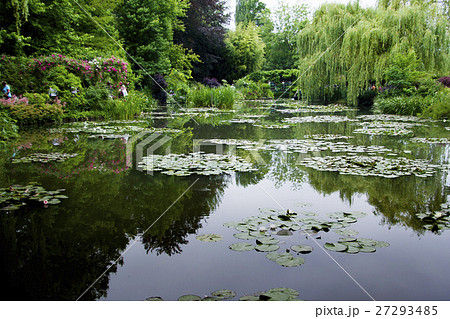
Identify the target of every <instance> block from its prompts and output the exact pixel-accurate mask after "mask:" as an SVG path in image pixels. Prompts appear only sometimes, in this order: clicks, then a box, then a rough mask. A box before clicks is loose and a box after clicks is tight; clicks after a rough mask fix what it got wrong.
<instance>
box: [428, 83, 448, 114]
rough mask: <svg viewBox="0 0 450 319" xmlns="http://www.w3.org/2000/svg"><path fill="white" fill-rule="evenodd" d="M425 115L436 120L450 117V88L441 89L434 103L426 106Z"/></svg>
mask: <svg viewBox="0 0 450 319" xmlns="http://www.w3.org/2000/svg"><path fill="white" fill-rule="evenodd" d="M422 116H423V117H432V118H433V119H435V120H439V119H450V88H447V89H444V90H442V91H440V92H439V93H438V94H437V95H436V96H435V98H434V99H433V103H431V104H430V105H428V106H427V107H425V109H424V111H423V113H422Z"/></svg>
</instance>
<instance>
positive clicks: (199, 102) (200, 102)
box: [187, 84, 214, 107]
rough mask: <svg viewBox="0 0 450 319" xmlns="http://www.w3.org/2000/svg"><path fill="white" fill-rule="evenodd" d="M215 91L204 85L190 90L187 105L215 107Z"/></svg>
mask: <svg viewBox="0 0 450 319" xmlns="http://www.w3.org/2000/svg"><path fill="white" fill-rule="evenodd" d="M213 104H214V97H213V89H212V88H209V87H206V86H204V85H201V84H199V85H197V86H194V87H192V88H191V89H190V90H189V93H188V96H187V105H188V106H193V107H213Z"/></svg>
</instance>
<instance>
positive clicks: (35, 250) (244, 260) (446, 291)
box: [0, 106, 450, 300]
mask: <svg viewBox="0 0 450 319" xmlns="http://www.w3.org/2000/svg"><path fill="white" fill-rule="evenodd" d="M281 107H282V106H281ZM201 114H202V116H197V115H195V116H192V117H191V116H189V115H185V116H174V117H173V118H171V117H170V116H169V118H165V117H164V118H162V119H159V120H153V121H151V120H150V121H147V120H146V121H145V122H143V123H131V124H130V123H126V124H124V123H115V124H114V125H117V126H125V125H128V126H129V125H135V126H136V127H138V128H139V127H140V128H142V127H148V126H149V125H151V126H152V127H169V128H176V129H181V130H182V131H181V132H178V133H171V134H169V136H170V138H171V141H170V142H169V144H170V149H171V151H172V152H177V153H186V152H189V151H192V149H193V143H194V140H198V139H237V140H252V141H261V140H285V139H289V140H292V139H305V137H307V136H309V135H312V134H339V135H341V136H349V137H352V138H349V139H338V140H334V142H342V141H344V142H346V143H349V144H351V145H362V146H370V145H378V146H385V147H388V148H390V149H391V150H392V152H394V153H396V154H400V155H401V156H406V157H408V158H411V159H425V160H427V161H428V162H430V163H434V164H439V165H442V164H444V165H445V164H448V163H449V149H450V148H449V144H448V143H433V144H431V143H419V142H415V141H413V140H411V136H412V135H407V136H379V135H370V134H354V133H353V131H354V130H355V129H357V128H360V127H361V125H359V122H360V121H361V120H358V122H351V121H343V122H339V123H337V122H335V121H334V122H321V123H315V122H306V123H297V124H294V125H292V126H290V127H289V128H267V127H259V126H255V125H254V124H257V123H258V122H264V123H269V122H270V123H272V124H273V123H276V122H279V123H281V122H280V121H281V120H282V119H283V118H286V117H293V116H296V117H297V116H300V117H303V116H318V115H326V114H327V113H300V114H290V113H280V112H277V111H273V110H272V111H269V110H268V109H265V108H263V109H260V108H259V109H258V108H256V106H251V107H249V108H245V109H244V110H241V111H239V112H236V113H225V114H216V113H208V114H209V116H205V113H201ZM242 114H251V115H258V114H259V115H264V117H248V116H247V117H242ZM328 114H331V113H328ZM332 114H333V115H338V116H348V117H349V118H350V119H354V118H355V116H357V115H358V114H357V113H356V112H355V111H347V112H340V113H332ZM159 116H161V114H159ZM239 116H240V117H239ZM233 118H235V119H237V118H240V119H242V118H245V119H253V120H255V119H256V120H257V121H258V122H257V123H230V120H231V119H233ZM258 119H259V120H258ZM261 119H262V120H261ZM250 122H251V121H250ZM397 123H398V122H397ZM446 127H448V124H447V123H444V122H424V123H421V125H418V126H414V127H412V128H411V130H412V132H413V133H412V134H413V135H414V136H415V137H429V138H449V137H450V134H449V131H448V130H447V129H446ZM138 131H139V129H136V130H135V131H134V132H131V133H129V135H130V137H129V138H128V140H127V139H126V138H120V137H118V138H111V139H108V138H105V139H102V138H90V136H91V135H92V132H90V133H84V132H82V131H79V132H67V131H64V130H53V131H49V130H48V129H45V128H42V129H37V130H35V131H33V132H31V133H23V134H22V136H21V137H20V139H19V140H18V141H17V142H16V143H15V144H14V145H13V146H12V148H11V149H7V150H5V152H3V153H2V156H1V158H0V187H9V186H11V185H15V184H20V185H26V184H27V183H29V182H38V183H39V184H41V185H42V186H43V187H44V188H45V189H47V190H56V189H61V188H63V189H65V192H64V194H65V195H67V196H68V198H67V199H63V200H62V202H61V203H60V204H58V205H49V207H47V208H45V207H44V206H43V205H41V203H37V204H29V205H27V206H24V207H22V208H20V209H19V210H15V211H2V212H1V214H0V271H1V273H0V276H1V277H2V282H3V286H4V290H5V291H8V292H9V295H8V297H6V298H7V299H11V300H76V299H77V298H79V297H80V296H82V297H81V299H82V300H145V299H146V298H148V297H151V296H159V297H162V298H163V299H164V300H177V299H178V297H180V296H182V295H186V294H196V295H199V296H201V297H203V296H206V295H209V294H210V293H211V292H213V291H215V290H219V289H230V290H233V291H235V292H236V293H237V297H236V298H234V300H237V299H238V298H239V297H240V296H243V295H246V294H252V293H256V292H258V291H265V290H268V289H271V288H276V287H289V288H293V289H295V290H297V291H298V292H299V293H300V296H299V298H300V299H304V300H370V299H371V297H373V298H374V299H376V300H450V299H449V298H450V297H449V296H450V285H449V284H448V283H449V281H450V274H449V272H448V269H449V268H450V258H449V251H450V235H449V234H450V231H448V230H439V231H431V230H426V229H424V228H423V226H424V224H423V222H422V221H421V220H419V219H418V218H417V217H416V215H415V214H417V213H427V212H432V211H437V210H439V207H440V205H441V204H443V203H445V202H447V201H448V199H449V196H450V179H449V174H448V173H449V171H448V167H444V166H443V168H440V169H437V171H436V173H434V174H433V176H430V177H415V176H414V175H413V176H403V177H398V178H383V177H373V176H354V175H343V174H339V173H338V172H329V171H318V170H315V169H312V168H306V167H304V166H300V165H298V162H299V161H298V159H299V157H300V159H303V158H305V157H310V156H318V154H320V156H324V155H333V153H332V152H329V151H328V152H317V151H316V152H307V153H306V154H299V153H295V152H294V153H286V152H285V151H280V150H258V151H254V152H253V153H252V152H250V151H249V150H243V149H239V148H238V149H237V151H236V154H237V155H239V156H242V157H248V158H249V159H253V160H255V158H256V157H257V156H256V155H255V154H258V156H260V160H259V161H258V162H255V161H254V162H255V165H256V167H257V168H258V171H255V172H237V173H233V174H221V175H218V176H214V175H212V176H201V175H191V176H187V177H179V176H167V175H164V174H161V173H159V172H155V173H153V174H148V173H147V172H144V171H139V170H138V169H137V168H136V145H134V149H133V152H132V154H134V155H133V158H131V159H129V161H128V164H130V160H131V161H132V163H133V165H132V167H128V166H127V153H126V149H127V143H129V141H130V140H131V139H132V136H135V135H136V134H138V133H137V132H138ZM128 145H130V144H128ZM14 149H15V150H16V152H15V153H16V155H14V158H20V157H24V156H26V155H29V154H33V153H37V152H41V153H51V152H60V153H72V154H73V153H76V154H78V156H76V157H74V158H71V159H68V160H66V161H64V162H60V163H58V162H56V163H55V162H53V163H12V162H11V156H12V154H13V153H14ZM215 149H216V148H215V146H204V147H202V150H204V151H206V152H210V151H213V150H215ZM165 150H166V149H164V151H165ZM224 150H226V151H228V150H229V147H227V146H225V147H224ZM404 151H406V152H404ZM392 152H391V153H392ZM340 154H341V153H340ZM377 156H384V157H388V155H386V154H385V153H384V154H381V155H380V154H377ZM391 156H393V155H391ZM258 158H259V157H258ZM260 208H261V209H276V210H287V209H289V210H290V211H291V212H292V211H295V212H304V213H305V212H306V213H310V212H311V213H315V214H317V216H316V218H320V219H327V218H328V217H327V214H330V213H335V212H342V211H358V212H365V213H367V216H366V217H364V218H359V219H358V221H357V223H354V224H352V225H351V227H350V229H353V230H356V231H358V232H359V234H358V236H357V237H358V238H359V237H363V238H370V239H374V240H379V241H384V242H387V243H389V244H390V246H389V247H386V248H380V249H377V251H376V252H375V253H358V254H355V255H351V254H345V253H338V252H333V251H328V250H324V249H323V246H324V244H325V243H327V242H336V241H337V240H338V239H339V237H340V236H338V235H337V234H336V233H334V232H333V231H329V232H319V233H318V234H317V235H315V236H312V237H311V236H309V235H307V234H305V233H300V232H299V231H294V232H293V236H287V237H286V236H285V237H280V236H278V237H277V238H279V239H281V240H282V244H280V246H281V248H280V250H279V252H280V253H282V252H284V251H285V250H286V249H289V247H290V246H292V245H295V244H304V245H309V246H312V247H313V248H314V251H313V252H312V253H311V254H308V255H303V256H302V257H304V258H305V263H304V264H303V265H301V266H299V267H282V266H280V265H278V264H277V263H275V262H273V261H270V260H268V259H267V258H266V253H264V252H257V251H254V250H253V251H249V252H237V251H232V250H230V249H229V248H228V247H229V246H230V245H231V244H233V243H237V242H240V241H242V240H238V239H236V238H235V237H233V234H235V233H237V231H236V230H235V229H233V228H228V227H225V226H224V225H223V224H224V223H227V222H232V221H236V222H237V221H241V220H242V219H244V218H246V217H252V216H257V215H259V214H261V213H260V211H259V210H258V209H260ZM149 227H150V228H149ZM202 234H217V235H221V236H222V237H223V240H221V241H219V242H202V241H199V240H197V239H196V236H198V235H202ZM124 252H125V254H124ZM122 255H123V256H122ZM116 261H117V263H116ZM111 266H112V267H111ZM108 267H111V268H110V269H109V270H108V271H107V272H106V274H105V275H104V276H101V277H100V279H98V278H99V276H100V275H101V274H102V273H103V272H105V270H107V269H108ZM342 268H343V269H345V271H344V270H343V269H342ZM349 275H350V276H349ZM97 279H98V280H97ZM355 281H356V282H358V283H359V285H361V286H362V287H363V288H364V290H365V291H364V290H363V289H361V288H360V287H359V286H358V285H357V284H356V283H355ZM93 283H95V284H93ZM92 284H93V285H92ZM91 285H92V287H91V288H90V289H89V290H87V291H86V289H88V288H89V287H90V286H91ZM369 295H370V296H369Z"/></svg>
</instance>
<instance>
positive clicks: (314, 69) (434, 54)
mask: <svg viewBox="0 0 450 319" xmlns="http://www.w3.org/2000/svg"><path fill="white" fill-rule="evenodd" d="M449 40H450V37H449V33H448V20H447V18H446V17H445V16H444V15H443V13H442V10H438V8H437V7H436V5H430V4H421V3H415V4H409V3H405V4H401V5H399V6H398V7H397V6H391V5H389V6H387V7H386V8H384V7H379V8H377V9H376V10H375V9H362V8H360V7H359V5H358V4H349V5H346V6H345V5H336V4H328V5H323V6H321V7H320V8H319V9H318V10H317V11H316V12H315V14H314V18H313V20H312V22H311V23H310V24H309V25H308V26H307V27H306V28H305V29H304V30H303V31H302V32H301V33H300V35H299V39H298V46H299V68H300V70H301V72H302V73H303V72H305V73H304V75H303V76H302V77H301V78H300V85H301V88H302V91H303V93H306V95H307V97H308V99H309V100H323V99H325V98H326V97H327V94H329V91H330V89H333V88H336V87H338V88H340V89H341V90H343V91H346V92H347V102H348V103H349V104H351V105H356V104H357V103H358V97H359V96H360V95H361V94H363V93H364V92H365V91H366V90H367V87H368V86H369V85H373V84H376V85H377V86H381V85H382V84H384V83H385V81H386V74H385V71H386V69H387V68H388V67H389V62H390V60H391V57H392V56H394V55H395V54H398V53H400V54H405V53H407V52H409V50H414V52H415V54H416V56H417V59H418V61H421V65H420V66H418V70H419V71H425V72H427V73H431V74H433V73H437V74H439V73H442V72H444V71H445V70H449V65H450V45H449V44H450V42H449Z"/></svg>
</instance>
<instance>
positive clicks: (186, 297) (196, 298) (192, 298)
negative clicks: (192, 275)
mask: <svg viewBox="0 0 450 319" xmlns="http://www.w3.org/2000/svg"><path fill="white" fill-rule="evenodd" d="M200 300H202V298H201V297H199V296H197V295H184V296H181V297H180V298H178V301H200Z"/></svg>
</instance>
